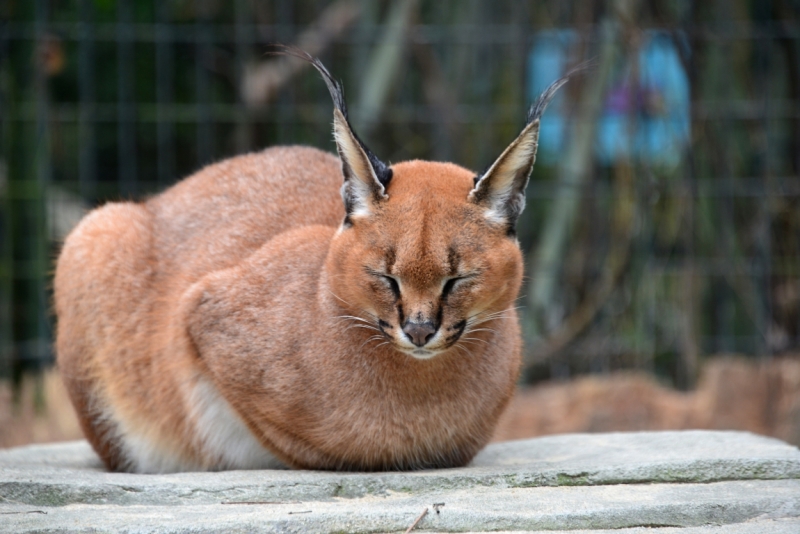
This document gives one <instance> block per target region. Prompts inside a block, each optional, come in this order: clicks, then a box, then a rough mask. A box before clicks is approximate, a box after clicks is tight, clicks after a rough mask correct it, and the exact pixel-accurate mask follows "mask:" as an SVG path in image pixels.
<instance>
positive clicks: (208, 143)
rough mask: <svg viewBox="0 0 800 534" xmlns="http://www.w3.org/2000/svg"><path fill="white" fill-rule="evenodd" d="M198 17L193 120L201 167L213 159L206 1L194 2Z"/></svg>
mask: <svg viewBox="0 0 800 534" xmlns="http://www.w3.org/2000/svg"><path fill="white" fill-rule="evenodd" d="M195 5H196V6H197V7H196V9H197V14H196V18H195V22H194V31H195V41H194V57H195V65H194V83H195V91H196V95H195V120H196V122H197V128H196V130H195V131H196V135H197V164H198V166H203V165H205V164H207V163H210V162H211V161H213V159H214V135H213V127H212V124H211V110H210V101H211V84H210V79H209V76H208V68H207V67H206V65H207V64H208V63H209V61H210V50H211V25H210V24H209V21H208V9H209V5H208V2H207V1H203V0H199V1H197V2H195Z"/></svg>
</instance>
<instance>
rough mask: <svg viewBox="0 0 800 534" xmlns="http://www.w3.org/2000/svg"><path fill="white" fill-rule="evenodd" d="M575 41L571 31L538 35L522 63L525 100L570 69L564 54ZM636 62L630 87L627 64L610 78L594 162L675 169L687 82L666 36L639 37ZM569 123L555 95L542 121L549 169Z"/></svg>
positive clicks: (685, 132) (682, 142)
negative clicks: (627, 162)
mask: <svg viewBox="0 0 800 534" xmlns="http://www.w3.org/2000/svg"><path fill="white" fill-rule="evenodd" d="M578 38H579V36H578V33H577V32H576V31H574V30H549V31H545V32H541V33H539V35H538V36H537V38H536V39H535V41H534V44H533V48H532V50H531V53H530V56H529V59H528V88H529V91H530V92H529V96H530V99H531V101H533V100H534V99H535V98H536V97H537V96H538V95H539V94H540V93H541V92H542V91H543V90H544V88H545V87H547V85H548V84H549V83H551V82H552V81H553V80H555V79H556V78H558V77H559V76H562V75H563V74H564V72H566V70H567V68H568V67H569V66H570V65H571V64H572V63H571V62H570V63H568V59H569V56H570V54H569V51H570V50H571V49H572V48H573V46H574V45H575V43H576V42H577V40H578ZM638 62H639V64H638V66H637V67H638V70H639V73H638V81H637V83H633V82H634V80H633V79H632V78H633V66H632V65H630V64H623V65H619V66H618V68H616V69H615V73H614V74H613V75H612V77H611V86H610V87H609V88H608V90H607V94H606V101H605V105H604V107H603V111H602V114H601V116H600V119H599V124H598V128H597V139H596V157H597V159H598V161H600V162H601V163H604V164H607V165H610V164H613V163H614V161H616V160H618V159H621V158H624V159H626V160H627V159H631V158H635V159H637V160H639V161H641V162H643V163H648V164H658V165H667V166H675V165H677V164H678V163H680V161H681V159H682V156H683V152H684V150H685V147H686V146H687V144H688V143H689V111H690V110H689V98H690V96H689V77H688V76H687V74H686V71H685V70H684V68H683V65H682V64H681V60H680V55H679V52H678V50H677V46H676V42H675V40H673V39H672V38H671V37H670V35H669V34H667V33H666V32H662V31H657V30H650V31H645V32H643V43H642V46H641V48H640V50H639V57H638ZM588 75H589V76H591V71H590V72H589V74H588ZM569 118H570V113H569V110H567V109H566V108H565V105H564V97H563V94H561V95H558V96H556V99H555V101H554V102H553V104H552V106H551V108H550V109H548V111H547V112H546V113H545V114H544V116H543V117H542V128H541V135H540V136H539V154H540V157H541V160H540V161H541V162H543V163H545V164H553V163H555V162H556V161H557V158H558V157H559V156H560V155H561V154H563V153H564V149H565V146H566V141H567V139H566V136H567V135H568V134H569V128H568V122H567V121H568V119H569Z"/></svg>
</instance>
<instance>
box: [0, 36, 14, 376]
mask: <svg viewBox="0 0 800 534" xmlns="http://www.w3.org/2000/svg"><path fill="white" fill-rule="evenodd" d="M7 24H8V23H7V21H0V79H7V78H8V74H7V72H6V71H7V69H10V67H9V63H10V62H11V57H10V41H11V37H10V36H9V35H8V33H7V31H6V29H7ZM7 90H8V91H9V92H10V88H7ZM8 96H9V95H8V94H7V92H6V91H0V160H1V161H0V377H6V376H7V375H8V373H9V371H10V370H11V350H12V331H11V321H12V315H11V305H12V299H13V292H12V283H11V281H12V276H13V272H14V271H13V255H12V252H11V251H12V248H11V246H12V242H11V239H12V235H11V224H10V223H11V216H10V215H11V199H10V198H9V197H10V196H11V195H10V194H9V189H10V183H9V182H10V180H9V176H8V174H9V170H10V164H9V157H10V155H11V154H10V152H11V139H10V138H11V127H12V124H13V123H12V121H11V120H10V119H9V117H8V111H9V109H10V106H9V102H8V101H7V98H8Z"/></svg>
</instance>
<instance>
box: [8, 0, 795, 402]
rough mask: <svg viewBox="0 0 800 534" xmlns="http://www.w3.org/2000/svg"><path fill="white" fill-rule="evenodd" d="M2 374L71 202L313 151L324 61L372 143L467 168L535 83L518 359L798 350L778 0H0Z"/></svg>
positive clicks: (671, 378)
mask: <svg viewBox="0 0 800 534" xmlns="http://www.w3.org/2000/svg"><path fill="white" fill-rule="evenodd" d="M0 17H2V18H1V19H0V20H1V21H2V22H0V121H1V124H0V147H2V148H0V376H10V375H13V376H19V375H20V373H22V372H24V371H25V370H28V369H39V368H41V367H42V366H45V365H49V364H51V363H52V361H53V355H52V349H51V342H52V334H51V330H52V327H53V321H54V318H53V317H52V315H51V313H50V298H51V295H50V286H49V284H50V280H51V278H50V276H51V271H52V266H53V260H54V258H55V257H56V255H57V253H58V248H59V242H60V241H61V240H62V239H63V238H64V236H65V234H66V233H67V232H68V231H69V229H70V228H71V227H72V225H74V224H75V222H76V221H77V220H78V219H79V217H80V216H81V214H82V213H84V212H85V210H87V209H89V208H91V207H92V206H95V205H98V204H100V203H103V202H106V201H109V200H119V199H139V198H144V197H146V196H147V195H149V194H152V193H155V192H158V191H160V190H163V189H164V188H166V187H168V186H169V185H170V184H172V183H174V182H175V181H176V180H178V179H180V178H181V177H185V176H187V175H188V174H190V173H191V172H193V171H195V170H197V169H198V168H200V167H201V166H203V165H205V164H207V163H210V162H213V161H216V160H219V159H222V158H225V157H229V156H232V155H235V154H239V153H243V152H247V151H252V150H258V149H260V148H262V147H266V146H269V145H274V144H286V143H302V144H309V145H313V146H317V147H320V148H325V149H328V150H333V145H332V141H331V133H330V121H331V104H330V102H329V97H328V96H327V93H326V91H325V88H324V85H323V84H322V83H321V81H320V80H319V79H318V78H317V76H316V75H314V74H312V73H311V72H309V71H308V70H307V69H303V67H302V66H300V65H298V64H295V63H286V62H285V60H284V59H280V58H274V57H270V56H265V55H264V53H265V52H266V51H267V50H268V49H269V48H268V46H267V45H268V44H269V43H293V44H298V45H299V46H301V47H303V48H305V49H307V50H309V51H310V52H312V53H314V54H315V55H319V56H321V57H322V58H323V60H324V62H325V63H326V65H328V67H329V68H330V70H331V71H332V72H334V73H335V75H336V76H337V77H339V78H342V79H343V82H344V86H345V88H346V90H347V94H348V96H349V102H350V106H351V108H352V110H353V117H354V125H355V127H356V129H357V130H358V131H359V133H360V134H361V136H362V137H364V138H366V140H367V141H368V144H369V145H370V147H371V148H372V149H373V150H374V151H375V152H376V153H377V154H379V156H380V157H381V158H383V159H384V160H388V161H395V162H396V161H400V160H404V159H409V158H425V159H435V160H448V161H454V162H456V163H459V164H461V165H464V166H466V167H469V168H473V169H476V170H478V169H480V168H483V167H485V166H486V165H487V164H488V163H490V162H491V161H492V159H493V158H494V157H496V156H497V155H498V154H499V153H500V151H501V150H502V149H503V147H504V146H505V145H506V144H507V143H508V142H510V141H511V140H512V139H513V138H514V136H515V135H516V133H517V132H518V130H519V128H520V127H521V125H522V123H523V120H524V114H525V108H526V105H527V104H528V103H529V102H530V101H531V100H532V99H533V98H534V97H535V94H536V91H538V90H539V88H540V87H542V86H543V85H544V84H547V83H548V82H549V81H551V80H552V78H553V77H555V76H557V75H559V73H561V72H563V70H564V69H566V68H568V67H569V66H570V65H574V64H576V63H578V62H580V61H582V60H585V59H587V58H594V60H593V62H594V67H593V68H591V69H590V70H588V71H587V72H586V73H585V74H584V75H583V76H582V77H581V78H579V79H578V80H576V82H575V83H571V84H570V86H568V87H567V90H566V91H565V94H564V95H563V97H562V98H561V101H560V102H556V103H555V104H554V106H553V108H552V109H551V110H549V111H548V113H547V115H546V119H545V122H544V123H543V126H542V140H541V143H542V144H541V154H540V158H539V162H538V163H537V167H536V169H535V170H534V175H533V178H532V180H531V185H530V188H529V191H528V199H529V201H528V208H527V209H526V212H525V214H524V216H523V220H522V221H521V223H520V240H521V243H522V245H523V248H524V251H525V254H526V257H527V260H528V277H527V278H526V282H525V284H526V285H525V289H524V290H523V295H522V297H521V298H520V306H521V308H522V313H523V326H524V330H525V336H526V341H527V343H528V348H527V363H526V371H525V377H526V379H528V380H531V381H535V380H540V379H544V378H550V377H566V376H570V375H572V374H576V373H583V372H607V371H609V370H613V369H619V368H639V369H646V370H650V371H653V372H655V373H657V374H658V375H660V376H661V377H662V378H663V379H664V380H665V381H668V382H671V383H673V384H675V385H677V386H679V387H691V386H692V384H693V382H694V379H695V377H696V375H697V372H698V367H699V365H700V363H701V361H702V359H703V358H704V357H706V356H707V355H711V354H717V353H730V352H737V353H742V354H747V355H751V356H754V357H769V356H771V355H773V354H779V353H786V352H791V351H796V350H797V349H798V348H800V25H798V19H799V18H800V4H798V2H797V1H796V0H732V1H722V0H714V1H709V2H689V1H688V0H687V1H679V0H648V1H644V0H642V1H637V0H609V1H606V2H587V1H564V0H538V1H535V2H534V1H524V2H522V1H512V0H495V1H491V2H490V1H482V0H468V1H457V0H436V1H434V0H419V1H415V0H405V1H368V0H362V1H355V0H353V1H346V0H340V1H336V2H324V1H313V0H299V1H290V0H275V1H255V0H252V1H250V0H229V1H227V2H223V1H219V0H198V1H188V0H141V1H134V0H71V1H68V0H60V1H56V0H51V1H47V0H35V1H29V0H7V1H5V2H3V4H2V6H0Z"/></svg>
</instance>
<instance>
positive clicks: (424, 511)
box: [406, 506, 428, 534]
mask: <svg viewBox="0 0 800 534" xmlns="http://www.w3.org/2000/svg"><path fill="white" fill-rule="evenodd" d="M426 515H428V507H427V506H426V507H425V509H424V510H423V511H422V513H421V514H419V517H418V518H417V519H416V520H414V522H413V523H412V524H411V526H410V527H408V530H406V534H408V533H409V532H411V531H412V530H414V527H416V526H417V525H419V522H420V521H422V518H423V517H425V516H426Z"/></svg>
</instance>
